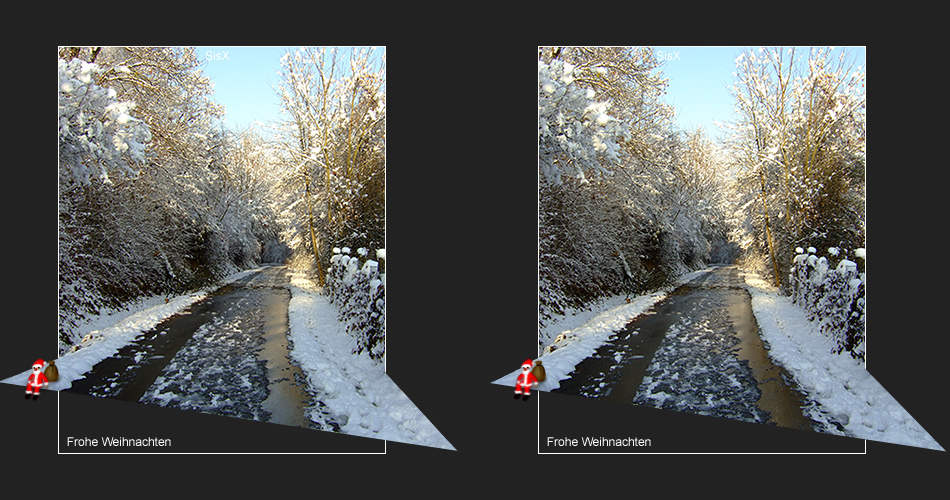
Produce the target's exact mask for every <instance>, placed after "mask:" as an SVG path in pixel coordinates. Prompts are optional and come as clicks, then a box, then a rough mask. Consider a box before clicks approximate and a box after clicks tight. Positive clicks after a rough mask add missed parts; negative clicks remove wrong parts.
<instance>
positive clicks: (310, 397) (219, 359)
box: [69, 266, 339, 431]
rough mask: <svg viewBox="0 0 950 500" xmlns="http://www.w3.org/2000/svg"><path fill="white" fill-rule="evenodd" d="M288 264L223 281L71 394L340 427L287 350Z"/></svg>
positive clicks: (82, 381)
mask: <svg viewBox="0 0 950 500" xmlns="http://www.w3.org/2000/svg"><path fill="white" fill-rule="evenodd" d="M288 282H289V280H288V278H287V275H286V269H285V268H284V267H282V266H270V267H265V268H263V269H262V270H261V271H260V272H258V273H254V274H251V275H249V276H245V277H244V278H241V279H239V280H237V281H235V282H234V283H231V284H229V285H225V286H223V287H221V288H219V289H217V290H215V291H214V292H213V293H211V294H210V296H209V297H207V298H205V299H204V300H201V301H199V302H196V303H195V304H192V305H191V306H190V307H189V308H187V309H185V310H184V311H182V312H181V313H179V314H176V315H174V316H172V317H170V318H168V319H166V320H165V321H163V322H162V323H160V324H159V325H157V326H156V327H155V328H154V329H152V330H150V331H148V332H144V333H143V334H142V335H140V336H139V337H138V338H136V340H135V341H134V342H132V343H130V344H129V345H127V346H125V347H124V348H122V349H120V350H119V352H118V353H116V354H115V355H114V356H112V357H111V358H108V359H105V360H103V361H101V362H100V363H98V364H97V365H96V366H94V367H93V369H92V370H91V371H90V372H89V373H87V374H86V375H85V377H84V378H82V379H79V380H75V381H73V383H72V387H71V388H70V389H69V391H70V392H76V393H83V394H89V395H93V396H99V397H109V398H115V399H120V400H125V401H135V402H140V403H148V404H157V405H161V406H167V407H173V408H180V409H184V410H196V411H201V412H204V413H212V414H216V415H224V416H231V417H237V418H244V419H251V420H259V421H265V422H273V423H280V424H285V425H293V426H297V427H308V428H315V429H323V430H331V431H339V425H338V424H337V423H336V419H335V418H334V417H333V416H332V415H330V414H329V413H327V412H326V411H325V409H324V407H323V405H322V403H320V401H319V395H318V394H312V393H310V392H308V388H307V384H306V377H305V376H304V375H303V373H302V372H301V370H300V368H299V367H297V366H296V365H295V363H294V362H293V361H292V360H291V358H290V356H289V350H290V349H291V348H292V345H291V344H290V339H289V337H288V336H287V332H288V317H287V307H288V304H289V301H290V289H289V286H288Z"/></svg>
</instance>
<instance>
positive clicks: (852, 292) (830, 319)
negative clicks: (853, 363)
mask: <svg viewBox="0 0 950 500" xmlns="http://www.w3.org/2000/svg"><path fill="white" fill-rule="evenodd" d="M816 252H817V251H816V250H815V248H814V247H809V248H808V254H807V255H806V254H805V253H804V251H803V250H802V249H801V248H797V249H796V253H797V255H796V256H795V258H794V261H793V262H794V263H793V265H792V270H791V273H790V274H789V278H790V282H791V296H792V300H793V301H794V302H795V303H796V304H798V305H800V306H801V307H802V308H803V309H804V310H805V311H806V313H807V314H808V319H809V320H812V321H817V323H818V325H819V327H820V329H821V331H822V332H823V333H824V334H826V335H828V336H829V337H831V338H832V339H834V340H835V347H834V348H833V351H834V352H836V353H841V352H843V351H847V352H848V353H849V354H850V355H851V356H852V357H854V358H856V359H862V360H863V359H864V339H865V328H864V327H865V299H864V296H865V294H864V287H865V273H863V272H860V273H859V272H858V265H857V263H856V262H855V261H852V260H849V259H847V258H845V257H843V256H842V257H841V260H839V261H838V263H837V265H836V266H835V267H834V268H833V269H832V267H831V265H830V264H829V262H828V259H827V258H826V257H818V256H817V255H816ZM828 254H829V255H830V256H831V257H833V258H836V257H839V256H840V255H841V249H839V248H837V247H832V248H829V249H828ZM854 254H855V258H857V259H863V258H864V255H865V250H864V249H863V248H859V249H857V250H855V252H854Z"/></svg>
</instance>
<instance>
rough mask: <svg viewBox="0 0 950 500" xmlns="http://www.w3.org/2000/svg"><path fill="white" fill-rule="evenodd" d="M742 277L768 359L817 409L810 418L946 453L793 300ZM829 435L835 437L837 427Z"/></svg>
mask: <svg viewBox="0 0 950 500" xmlns="http://www.w3.org/2000/svg"><path fill="white" fill-rule="evenodd" d="M743 277H744V278H745V282H746V289H748V291H749V293H750V294H751V295H752V310H753V312H754V314H755V317H756V321H757V322H758V324H759V328H760V329H761V330H760V331H761V336H762V339H763V340H764V341H765V342H766V343H767V344H768V348H769V356H770V357H771V358H772V360H773V361H775V362H778V363H780V364H781V365H782V366H784V367H785V369H786V370H787V371H788V372H789V373H790V374H791V375H792V376H793V377H794V378H795V381H796V382H797V383H798V385H799V387H800V388H801V389H802V390H804V391H805V392H806V393H807V394H808V397H809V398H810V399H812V400H814V401H815V402H816V403H818V406H817V407H814V408H811V409H809V413H810V415H808V416H809V417H811V418H813V419H815V420H816V421H819V422H823V421H824V422H828V421H829V419H830V421H833V422H837V423H838V424H840V425H841V426H842V427H843V428H844V430H845V433H846V434H847V435H850V436H853V437H858V438H862V439H869V440H872V441H882V442H886V443H894V444H902V445H908V446H916V447H920V448H929V449H934V450H943V448H942V447H941V446H940V445H939V444H938V443H937V442H936V441H935V440H934V439H933V438H932V437H931V436H930V435H929V434H928V433H927V432H926V431H925V430H924V429H923V427H921V426H920V424H918V423H917V421H916V420H914V419H913V418H912V417H911V416H910V414H909V413H907V411H905V410H904V408H902V407H901V406H900V404H898V403H897V401H896V400H895V399H894V398H893V397H892V396H891V395H890V394H889V393H888V392H887V391H886V390H885V389H884V387H882V386H881V385H880V384H879V383H878V382H877V381H876V380H874V378H873V377H872V376H871V375H870V373H868V371H867V370H866V369H865V368H864V367H863V365H862V363H861V362H860V361H859V360H857V359H854V358H852V357H851V356H850V355H848V354H847V353H844V354H835V353H833V352H832V351H833V349H834V348H835V342H834V340H833V339H831V338H829V337H828V336H826V335H823V334H822V333H821V331H820V327H819V326H818V325H817V324H816V323H814V322H812V321H809V320H808V318H807V313H806V312H805V311H803V310H802V309H801V308H800V307H799V306H797V305H795V304H794V303H793V302H792V301H791V299H790V298H788V297H785V296H783V295H781V294H780V293H779V292H778V291H777V290H776V289H775V288H774V287H772V286H771V285H769V284H768V283H767V282H765V281H764V280H762V279H761V278H760V277H759V276H757V275H755V274H743ZM826 430H827V431H828V432H834V428H833V427H829V429H826ZM838 433H839V434H840V432H838Z"/></svg>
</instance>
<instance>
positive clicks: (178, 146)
mask: <svg viewBox="0 0 950 500" xmlns="http://www.w3.org/2000/svg"><path fill="white" fill-rule="evenodd" d="M59 53H60V57H61V59H60V61H59V65H60V88H59V92H60V180H61V183H60V193H59V223H60V228H59V229H60V230H59V250H60V251H59V259H60V260H59V269H60V316H61V318H60V319H61V321H60V338H61V340H62V341H63V344H64V345H68V344H70V343H71V342H73V341H74V340H75V339H74V338H73V336H72V335H73V334H72V331H73V328H74V326H75V325H76V323H77V322H78V321H81V319H82V317H83V316H85V315H89V314H97V313H98V312H99V310H100V308H102V307H118V306H120V305H122V304H123V303H124V302H127V301H130V300H133V299H136V298H139V297H142V296H146V295H150V294H156V293H162V294H168V293H176V292H179V293H180V292H182V291H185V290H189V289H192V288H194V287H196V286H200V285H203V284H206V283H208V282H210V281H212V280H214V279H216V278H218V277H221V276H222V275H224V274H225V273H230V272H233V271H235V270H240V269H243V268H245V267H247V266H249V265H253V264H255V263H256V262H259V260H260V258H261V254H262V252H263V246H264V244H263V242H264V241H268V240H270V241H273V239H274V238H275V236H274V235H275V233H277V234H279V233H280V230H279V229H278V228H276V227H275V226H276V225H277V224H276V220H275V216H274V215H273V213H272V212H269V211H268V207H267V204H268V200H267V199H266V197H262V196H261V193H263V192H265V190H263V189H261V188H260V184H261V182H266V181H265V180H264V179H265V177H266V176H262V175H260V173H259V171H260V169H266V168H267V167H266V166H264V165H258V164H257V163H259V162H256V161H254V160H253V159H251V158H249V157H248V155H246V154H244V152H242V151H241V150H242V149H244V150H246V149H247V148H249V147H252V146H250V145H247V144H245V142H246V141H249V140H251V139H248V136H247V135H246V134H245V135H242V136H241V137H236V136H235V135H234V134H233V133H232V132H230V131H227V130H225V129H224V128H223V127H222V126H221V123H220V120H219V118H220V117H221V111H222V108H221V107H220V106H219V105H217V104H216V103H214V101H213V99H212V85H211V82H210V80H208V78H207V77H205V76H204V75H203V74H202V72H201V68H200V63H199V62H198V60H197V58H196V57H195V54H194V49H193V48H184V47H63V48H61V50H60V51H59ZM252 142H253V141H252ZM99 180H101V181H102V182H99Z"/></svg>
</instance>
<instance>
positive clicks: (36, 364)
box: [33, 359, 46, 368]
mask: <svg viewBox="0 0 950 500" xmlns="http://www.w3.org/2000/svg"><path fill="white" fill-rule="evenodd" d="M44 364H46V362H45V361H43V360H42V359H38V360H36V363H33V366H39V367H40V368H43V365H44Z"/></svg>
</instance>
